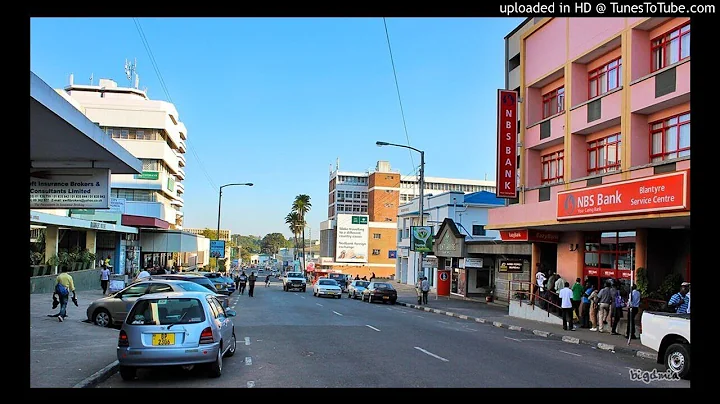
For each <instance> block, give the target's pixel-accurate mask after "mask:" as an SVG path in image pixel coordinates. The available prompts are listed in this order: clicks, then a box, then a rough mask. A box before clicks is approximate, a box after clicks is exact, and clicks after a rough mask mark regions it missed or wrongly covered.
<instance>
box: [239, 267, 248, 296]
mask: <svg viewBox="0 0 720 404" xmlns="http://www.w3.org/2000/svg"><path fill="white" fill-rule="evenodd" d="M238 279H239V280H240V294H241V295H244V294H245V285H247V279H248V277H247V275H245V271H242V273H241V274H240V276H238Z"/></svg>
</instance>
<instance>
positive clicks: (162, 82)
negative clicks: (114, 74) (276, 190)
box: [133, 17, 218, 191]
mask: <svg viewBox="0 0 720 404" xmlns="http://www.w3.org/2000/svg"><path fill="white" fill-rule="evenodd" d="M133 22H134V23H135V28H136V29H137V31H138V34H139V35H140V40H141V41H142V43H143V46H144V47H145V51H146V52H147V54H148V57H149V58H150V63H151V64H152V67H153V69H154V70H155V74H156V75H157V77H158V81H159V82H160V87H161V88H162V90H163V92H164V93H165V97H167V100H168V101H169V102H170V103H172V104H175V103H174V102H173V100H172V97H171V96H170V91H169V90H168V87H167V85H166V84H165V79H164V78H163V75H162V73H160V68H159V67H158V63H157V61H156V60H155V55H154V54H153V51H152V49H151V48H150V43H149V42H148V40H147V37H146V36H145V31H144V30H143V29H142V25H140V21H139V20H138V19H137V18H135V17H133ZM185 145H186V146H187V149H188V150H189V151H190V152H191V154H192V155H193V156H194V157H195V160H196V161H197V163H198V167H200V170H201V171H202V172H203V174H205V178H206V179H207V181H208V183H209V184H210V186H211V187H212V188H213V189H215V191H218V187H217V185H215V182H213V180H212V178H211V177H210V174H208V172H207V170H206V169H205V166H204V165H203V163H202V160H200V156H198V155H197V153H196V152H195V149H194V148H191V147H190V142H189V140H188V139H185Z"/></svg>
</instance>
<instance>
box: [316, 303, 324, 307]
mask: <svg viewBox="0 0 720 404" xmlns="http://www.w3.org/2000/svg"><path fill="white" fill-rule="evenodd" d="M315 304H317V305H318V306H320V307H323V305H322V304H320V303H315Z"/></svg>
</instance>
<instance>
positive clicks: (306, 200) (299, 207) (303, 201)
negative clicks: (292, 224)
mask: <svg viewBox="0 0 720 404" xmlns="http://www.w3.org/2000/svg"><path fill="white" fill-rule="evenodd" d="M310 208H312V204H311V203H310V195H306V194H300V195H298V196H296V197H295V200H294V201H293V204H292V210H293V212H297V214H298V215H299V216H300V222H302V251H303V270H304V269H305V224H306V222H305V215H306V214H307V213H308V212H310Z"/></svg>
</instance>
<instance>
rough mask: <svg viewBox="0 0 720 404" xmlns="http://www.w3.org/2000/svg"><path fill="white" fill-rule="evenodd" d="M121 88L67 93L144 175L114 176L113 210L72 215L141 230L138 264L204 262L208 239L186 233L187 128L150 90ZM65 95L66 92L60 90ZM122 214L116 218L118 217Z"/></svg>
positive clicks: (74, 87) (79, 88)
mask: <svg viewBox="0 0 720 404" xmlns="http://www.w3.org/2000/svg"><path fill="white" fill-rule="evenodd" d="M135 84H136V85H135V87H119V86H118V85H117V83H116V82H115V81H113V80H109V79H100V81H99V84H98V85H80V84H76V83H74V82H73V79H72V75H71V78H70V85H68V86H67V87H65V89H64V91H63V92H64V93H65V94H66V95H67V96H68V97H69V98H71V99H72V100H74V102H75V103H76V104H77V105H79V108H81V111H82V112H83V113H84V114H85V115H86V116H87V117H88V118H89V119H90V120H91V121H93V122H95V123H96V124H97V125H98V126H100V128H102V129H103V130H104V131H105V133H107V134H108V135H110V137H111V138H112V139H113V140H115V141H116V142H117V143H119V144H120V145H121V146H122V147H123V148H125V149H126V150H127V151H129V152H130V153H131V154H133V155H134V156H135V157H137V158H139V159H140V160H141V161H142V163H143V171H142V173H141V174H136V175H131V174H113V175H112V178H111V180H112V183H111V196H112V197H113V198H114V203H115V206H116V208H115V212H112V213H108V212H101V211H95V212H74V213H73V216H79V217H81V218H91V219H92V220H98V221H105V222H117V221H119V222H120V223H122V224H123V225H126V226H134V227H138V228H141V229H142V230H141V232H140V248H141V257H140V265H141V266H142V267H148V266H152V265H160V266H166V265H169V264H170V263H172V264H174V265H179V266H182V265H184V264H186V263H188V262H190V261H191V260H190V259H191V258H193V260H192V261H193V262H195V265H198V266H201V265H203V264H206V263H207V262H206V261H207V259H208V258H209V257H208V254H206V251H205V250H204V249H205V248H206V247H205V245H206V244H207V243H206V242H205V241H204V240H200V239H204V237H197V236H196V235H193V234H190V233H187V232H182V221H183V212H182V206H183V204H184V201H183V193H184V191H185V187H184V185H183V182H182V181H183V180H184V179H185V170H184V168H183V167H184V166H185V164H186V160H185V152H186V151H187V145H186V144H185V141H186V140H187V129H186V128H185V125H184V124H183V123H182V121H180V119H179V116H178V112H177V109H176V108H175V106H174V105H172V104H170V103H168V102H165V101H160V100H151V99H150V98H149V97H148V95H147V92H146V91H143V90H139V89H138V88H137V77H136V81H135ZM58 91H62V90H58ZM118 213H119V214H120V217H119V218H118V215H117V214H118Z"/></svg>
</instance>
